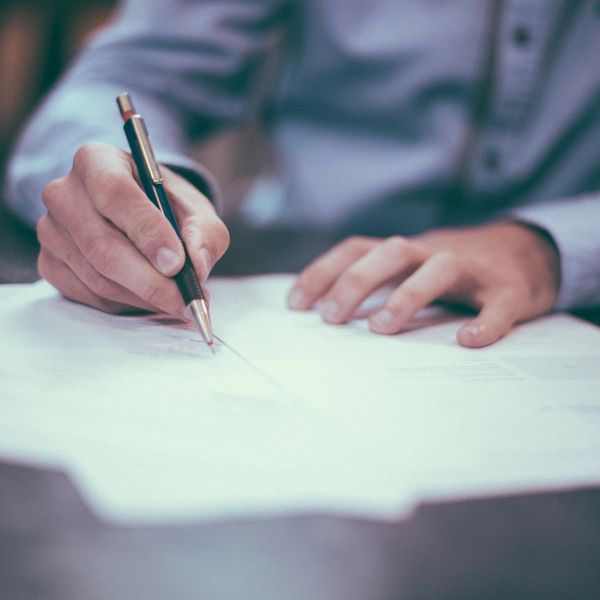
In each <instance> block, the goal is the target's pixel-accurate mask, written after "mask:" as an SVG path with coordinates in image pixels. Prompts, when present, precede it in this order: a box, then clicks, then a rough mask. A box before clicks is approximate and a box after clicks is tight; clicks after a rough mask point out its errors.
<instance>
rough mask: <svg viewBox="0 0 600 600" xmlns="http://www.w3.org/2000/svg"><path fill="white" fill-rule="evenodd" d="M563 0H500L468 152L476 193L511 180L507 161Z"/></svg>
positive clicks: (531, 102) (528, 111)
mask: <svg viewBox="0 0 600 600" xmlns="http://www.w3.org/2000/svg"><path fill="white" fill-rule="evenodd" d="M561 2H562V0H504V1H503V2H502V10H501V12H500V18H499V22H498V24H497V27H498V32H497V36H496V40H497V41H496V48H495V56H494V60H493V70H494V72H493V76H492V77H491V80H490V85H491V90H490V94H489V97H488V98H489V99H488V106H487V107H486V109H485V112H484V118H483V120H482V123H481V126H480V131H479V135H478V137H477V140H476V142H475V144H474V147H473V152H472V155H471V157H470V167H471V168H470V180H471V185H470V187H471V191H472V192H474V193H475V196H476V197H478V198H481V197H482V196H483V197H486V196H488V197H490V198H493V197H495V196H496V195H497V194H498V193H500V192H501V191H502V189H503V188H504V187H505V186H506V185H507V184H508V185H510V183H511V181H510V179H511V177H510V172H511V168H510V167H511V161H513V160H518V156H519V152H518V149H519V145H520V144H521V143H522V142H523V136H525V135H527V123H528V120H529V119H530V118H531V116H532V110H534V108H535V99H536V95H537V94H538V93H539V90H540V86H541V78H542V77H543V66H544V57H545V52H546V48H547V44H548V42H549V36H550V35H551V32H552V28H553V24H554V19H555V16H556V14H557V10H556V9H557V5H558V4H559V3H561Z"/></svg>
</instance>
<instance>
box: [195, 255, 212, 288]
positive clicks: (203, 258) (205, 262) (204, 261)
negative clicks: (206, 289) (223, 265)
mask: <svg viewBox="0 0 600 600" xmlns="http://www.w3.org/2000/svg"><path fill="white" fill-rule="evenodd" d="M198 255H199V256H200V264H201V266H202V267H201V268H202V273H200V278H201V279H202V281H206V279H207V278H208V276H209V274H210V272H211V270H212V268H213V258H212V254H211V253H210V250H208V249H207V248H200V251H199V253H198Z"/></svg>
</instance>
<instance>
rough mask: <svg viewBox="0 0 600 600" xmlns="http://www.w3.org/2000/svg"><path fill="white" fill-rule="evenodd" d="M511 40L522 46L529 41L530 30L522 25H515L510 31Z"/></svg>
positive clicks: (526, 44)
mask: <svg viewBox="0 0 600 600" xmlns="http://www.w3.org/2000/svg"><path fill="white" fill-rule="evenodd" d="M512 40H513V42H514V43H515V44H516V45H517V46H520V47H522V48H524V47H525V46H528V45H529V43H530V42H531V31H530V30H529V28H528V27H525V26H524V25H517V26H516V27H515V28H514V29H513V31H512Z"/></svg>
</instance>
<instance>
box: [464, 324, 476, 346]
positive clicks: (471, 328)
mask: <svg viewBox="0 0 600 600" xmlns="http://www.w3.org/2000/svg"><path fill="white" fill-rule="evenodd" d="M462 331H463V336H464V335H466V336H467V338H468V339H467V340H466V341H467V342H475V341H477V338H478V337H479V336H480V335H481V327H478V326H477V325H467V326H466V327H463V329H462Z"/></svg>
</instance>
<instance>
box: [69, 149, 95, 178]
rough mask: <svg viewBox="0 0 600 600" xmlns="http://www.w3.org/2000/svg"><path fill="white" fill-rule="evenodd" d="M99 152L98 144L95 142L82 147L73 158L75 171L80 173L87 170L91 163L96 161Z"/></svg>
mask: <svg viewBox="0 0 600 600" xmlns="http://www.w3.org/2000/svg"><path fill="white" fill-rule="evenodd" d="M97 151H98V144H96V143H93V142H92V143H89V144H84V145H83V146H80V147H79V148H78V149H77V151H76V152H75V155H74V156H73V170H75V171H80V172H81V171H85V170H87V168H88V166H89V165H90V163H91V162H93V161H94V158H95V155H96V153H97Z"/></svg>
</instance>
